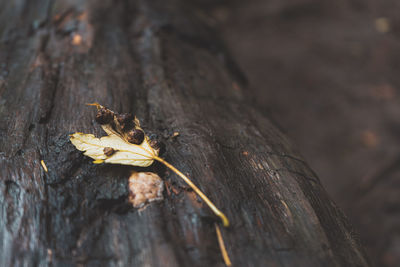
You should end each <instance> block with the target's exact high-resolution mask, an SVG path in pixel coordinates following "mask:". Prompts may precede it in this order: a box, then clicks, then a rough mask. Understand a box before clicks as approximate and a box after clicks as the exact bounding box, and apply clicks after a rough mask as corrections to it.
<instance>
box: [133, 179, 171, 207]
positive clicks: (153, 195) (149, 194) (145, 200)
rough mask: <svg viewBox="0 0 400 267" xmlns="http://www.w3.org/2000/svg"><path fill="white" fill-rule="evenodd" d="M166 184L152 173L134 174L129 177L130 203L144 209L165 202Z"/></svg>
mask: <svg viewBox="0 0 400 267" xmlns="http://www.w3.org/2000/svg"><path fill="white" fill-rule="evenodd" d="M163 190H164V182H163V181H162V180H161V178H160V176H158V175H157V174H155V173H152V172H133V173H132V175H131V176H130V177H129V202H130V203H132V205H133V207H134V208H137V209H143V208H145V207H146V205H147V204H149V203H150V202H153V201H157V200H163V199H164V198H163V194H162V193H163Z"/></svg>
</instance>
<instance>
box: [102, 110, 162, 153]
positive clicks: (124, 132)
mask: <svg viewBox="0 0 400 267" xmlns="http://www.w3.org/2000/svg"><path fill="white" fill-rule="evenodd" d="M94 105H97V104H94ZM97 108H98V111H97V114H96V122H97V123H99V124H100V125H109V126H110V127H111V128H112V129H113V130H114V131H116V132H118V133H119V134H120V135H121V136H122V137H123V138H124V139H125V140H126V141H127V142H129V143H131V144H135V145H140V144H142V143H143V141H144V138H145V134H144V131H143V130H142V128H140V122H139V120H138V119H137V118H136V117H135V116H133V115H132V114H129V113H122V114H118V113H116V112H114V111H112V110H110V109H108V108H106V107H103V106H100V105H98V106H97ZM149 144H150V146H151V147H152V148H153V149H155V150H160V149H161V143H160V142H159V141H157V140H150V142H149ZM104 153H106V151H104ZM108 153H109V154H110V155H111V154H112V151H111V152H108Z"/></svg>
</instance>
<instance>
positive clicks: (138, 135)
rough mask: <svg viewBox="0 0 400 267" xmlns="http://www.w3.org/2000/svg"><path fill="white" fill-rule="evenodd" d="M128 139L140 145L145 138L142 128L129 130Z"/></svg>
mask: <svg viewBox="0 0 400 267" xmlns="http://www.w3.org/2000/svg"><path fill="white" fill-rule="evenodd" d="M126 140H128V142H129V143H132V144H135V145H140V144H141V143H143V140H144V132H143V131H142V130H141V129H133V130H131V131H129V132H128V135H127V136H126Z"/></svg>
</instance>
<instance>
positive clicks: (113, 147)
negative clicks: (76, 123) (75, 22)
mask: <svg viewBox="0 0 400 267" xmlns="http://www.w3.org/2000/svg"><path fill="white" fill-rule="evenodd" d="M89 105H91V106H96V107H97V110H98V113H97V115H96V121H97V122H98V123H99V124H101V127H102V128H103V130H104V131H105V132H106V133H107V134H108V136H104V137H101V138H96V137H95V136H94V135H93V134H83V133H74V134H72V135H71V138H70V140H71V142H72V144H73V145H74V146H75V147H76V148H77V149H78V150H80V151H84V154H85V155H86V156H89V157H91V158H92V159H94V161H93V163H96V164H98V163H103V162H104V163H112V164H123V165H133V166H139V167H148V166H150V165H151V164H152V163H153V162H154V160H157V161H159V162H161V163H162V164H164V165H165V166H166V167H168V168H170V169H171V170H172V171H174V172H175V173H176V174H177V175H178V176H179V177H181V178H182V179H183V180H184V181H185V182H186V183H187V184H188V185H189V186H190V187H192V189H193V190H194V191H195V192H196V193H197V194H198V195H199V196H200V197H201V198H202V199H203V200H204V201H205V202H206V204H207V205H208V206H209V207H210V208H211V209H212V211H213V212H214V213H215V214H216V215H217V216H219V217H220V218H221V220H222V223H223V225H224V226H226V227H227V226H229V220H228V218H226V216H225V215H224V214H223V213H222V212H221V211H220V210H219V209H218V208H217V207H216V206H215V205H214V204H213V203H212V202H211V200H210V199H208V197H207V196H206V195H204V193H203V192H201V190H200V189H199V188H198V187H197V186H196V185H195V184H194V183H193V182H192V181H191V180H190V179H189V178H188V177H187V176H186V175H184V174H183V173H182V172H180V171H179V170H178V169H176V168H175V167H174V166H173V165H171V164H170V163H168V162H167V161H165V160H164V159H162V158H160V157H159V156H158V154H159V150H160V149H159V146H158V145H157V143H156V142H154V140H153V141H150V139H149V137H148V136H146V135H145V134H144V131H143V129H142V128H141V127H140V123H139V120H138V119H137V118H136V117H133V116H132V115H130V114H117V113H115V112H113V111H111V110H109V109H107V108H106V107H103V106H102V105H100V104H98V103H93V104H89Z"/></svg>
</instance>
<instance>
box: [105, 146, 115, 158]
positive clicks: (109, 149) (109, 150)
mask: <svg viewBox="0 0 400 267" xmlns="http://www.w3.org/2000/svg"><path fill="white" fill-rule="evenodd" d="M103 152H104V155H106V156H107V157H110V156H111V155H113V154H114V153H115V150H114V149H113V148H112V147H105V148H104V149H103Z"/></svg>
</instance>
